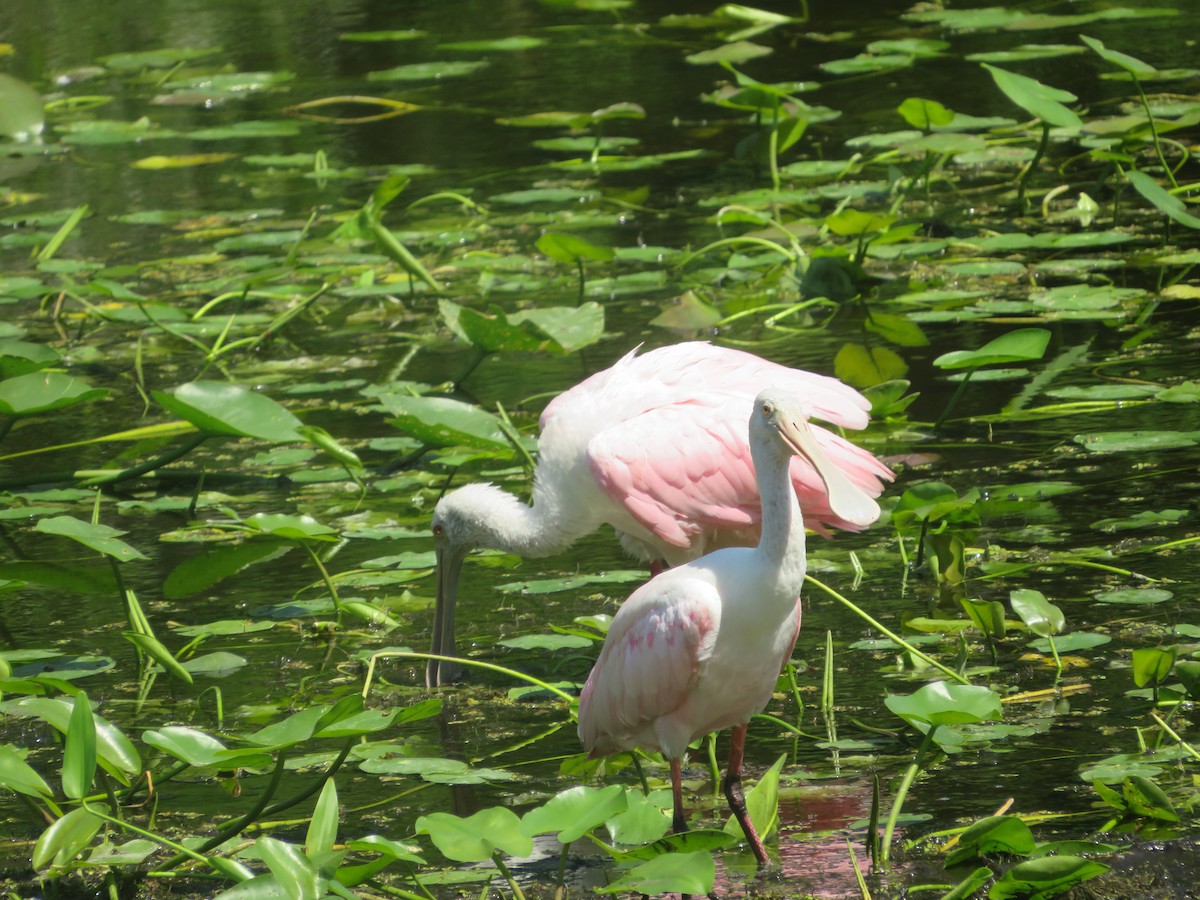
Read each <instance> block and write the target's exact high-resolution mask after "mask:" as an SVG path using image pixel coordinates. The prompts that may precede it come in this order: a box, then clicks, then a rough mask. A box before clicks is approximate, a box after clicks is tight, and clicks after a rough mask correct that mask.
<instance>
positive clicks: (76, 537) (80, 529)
mask: <svg viewBox="0 0 1200 900" xmlns="http://www.w3.org/2000/svg"><path fill="white" fill-rule="evenodd" d="M34 530H36V531H40V532H43V533H44V534H57V535H60V536H62V537H69V538H71V540H73V541H77V542H79V543H80V544H83V545H84V546H85V547H90V548H91V549H93V550H95V551H96V552H97V553H103V554H104V555H105V556H110V557H112V558H113V559H115V560H117V561H118V562H128V561H129V560H131V559H146V555H145V554H144V553H142V552H141V551H140V550H136V549H134V548H133V547H131V546H129V545H128V544H127V543H125V542H124V541H122V540H120V538H119V537H118V536H119V535H122V534H125V533H126V532H124V531H118V530H117V529H116V528H110V527H109V526H107V525H100V524H95V523H92V522H85V521H83V520H82V519H77V518H75V517H74V516H54V517H52V518H48V519H39V520H38V523H37V525H36V526H35V527H34Z"/></svg>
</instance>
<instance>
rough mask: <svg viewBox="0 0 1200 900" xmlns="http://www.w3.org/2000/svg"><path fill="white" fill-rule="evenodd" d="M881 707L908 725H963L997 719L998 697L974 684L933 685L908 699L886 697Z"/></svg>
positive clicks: (998, 710) (903, 697) (998, 715)
mask: <svg viewBox="0 0 1200 900" xmlns="http://www.w3.org/2000/svg"><path fill="white" fill-rule="evenodd" d="M883 702H884V704H885V705H886V706H887V708H888V709H890V710H891V711H892V712H893V713H895V714H896V715H898V716H900V718H902V719H904V720H905V721H907V722H909V723H924V724H926V725H962V724H965V723H968V722H982V721H984V720H987V719H998V718H1000V715H1001V713H1000V696H999V695H998V694H997V693H996V692H995V691H993V690H991V689H990V688H986V687H982V686H980V685H973V684H949V683H947V682H945V681H935V682H932V683H930V684H927V685H925V686H924V687H923V688H920V689H919V690H917V691H916V692H914V693H912V694H908V695H901V694H889V695H888V696H887V697H885V698H884V701H883Z"/></svg>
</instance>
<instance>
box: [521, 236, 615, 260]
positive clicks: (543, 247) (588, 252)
mask: <svg viewBox="0 0 1200 900" xmlns="http://www.w3.org/2000/svg"><path fill="white" fill-rule="evenodd" d="M534 246H536V247H537V248H538V250H540V251H541V252H542V253H544V254H545V255H546V256H548V257H549V258H550V259H552V260H554V261H555V262H560V263H566V264H568V265H574V264H575V263H577V262H583V261H585V260H593V261H596V262H608V261H610V260H611V259H612V258H613V255H614V254H613V249H612V248H611V247H598V246H596V245H595V244H592V243H589V242H588V241H585V240H584V239H583V238H581V237H579V236H577V235H574V234H569V233H567V232H561V231H548V232H546V233H545V234H543V235H542V236H541V237H540V238H538V239H537V243H536V244H535V245H534Z"/></svg>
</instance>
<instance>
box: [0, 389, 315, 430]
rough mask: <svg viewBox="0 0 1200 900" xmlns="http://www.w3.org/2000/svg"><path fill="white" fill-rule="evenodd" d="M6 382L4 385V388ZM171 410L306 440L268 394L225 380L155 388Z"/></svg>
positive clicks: (199, 422) (214, 424)
mask: <svg viewBox="0 0 1200 900" xmlns="http://www.w3.org/2000/svg"><path fill="white" fill-rule="evenodd" d="M2 387H3V385H0V388H2ZM153 396H154V399H155V400H156V401H158V403H159V405H161V406H162V407H163V408H164V409H165V410H167V412H169V413H172V414H174V415H176V416H178V417H179V418H181V419H183V420H185V421H187V422H190V423H191V424H193V425H195V426H196V427H197V428H199V429H200V430H201V431H206V432H209V433H211V434H223V435H232V436H235V437H255V438H260V439H262V440H266V441H273V442H287V441H302V440H303V439H304V438H303V436H302V435H301V434H300V432H299V431H298V430H297V429H298V428H299V427H300V420H299V419H297V418H296V417H295V416H294V415H292V414H291V413H290V412H288V411H287V409H285V408H284V407H282V406H280V405H279V404H278V403H276V402H275V401H274V400H272V399H271V398H270V397H267V396H266V395H265V394H259V393H256V392H254V391H251V390H248V389H247V388H244V387H242V386H241V385H237V384H228V383H226V382H221V381H193V382H190V383H188V384H183V385H180V386H179V387H177V388H175V389H174V390H172V391H170V392H169V393H168V392H165V391H154V392H153Z"/></svg>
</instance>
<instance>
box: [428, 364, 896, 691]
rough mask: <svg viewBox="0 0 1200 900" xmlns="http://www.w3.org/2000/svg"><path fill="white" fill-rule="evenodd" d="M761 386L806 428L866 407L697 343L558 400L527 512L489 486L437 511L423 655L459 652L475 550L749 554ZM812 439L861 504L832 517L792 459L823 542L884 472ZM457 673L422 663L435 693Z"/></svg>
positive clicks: (852, 523)
mask: <svg viewBox="0 0 1200 900" xmlns="http://www.w3.org/2000/svg"><path fill="white" fill-rule="evenodd" d="M764 386H768V387H771V388H774V389H777V390H778V391H780V392H781V393H783V394H787V395H790V396H794V397H796V398H799V400H800V402H801V403H802V404H803V408H804V412H805V415H806V417H807V416H811V417H816V418H819V419H822V420H824V421H826V422H830V423H832V424H834V425H838V426H842V427H845V428H862V427H864V426H865V425H866V424H867V418H868V417H867V410H868V408H869V406H870V404H869V403H868V402H867V400H866V399H865V398H864V397H863V396H862V395H861V394H859V393H858V391H856V390H854V389H853V388H851V387H849V386H847V385H845V384H843V383H842V382H840V381H838V380H837V379H835V378H830V377H827V376H824V375H817V374H814V373H812V372H805V371H803V370H800V369H791V368H788V367H787V366H782V365H779V364H778V363H773V362H768V361H767V360H764V359H760V358H759V357H757V356H754V355H753V354H750V353H745V352H743V351H741V350H731V349H728V348H725V347H715V346H713V345H711V344H708V343H703V342H689V343H683V344H675V345H672V346H668V347H661V348H659V349H656V350H650V351H647V352H645V353H638V352H637V351H636V350H634V351H631V352H630V353H628V354H626V355H625V356H623V357H622V358H621V359H620V360H618V361H617V362H616V363H615V364H613V365H612V366H611V367H610V368H608V369H606V370H604V371H602V372H598V373H597V374H595V375H592V376H591V377H589V378H587V379H585V380H584V381H582V382H580V383H579V384H578V385H576V386H575V387H573V388H571V389H570V390H567V391H565V392H564V393H562V394H561V395H560V396H558V397H557V398H555V399H554V400H553V401H552V402H551V403H550V404H549V405H548V406H547V407H546V409H545V411H544V412H543V413H542V417H541V435H540V437H539V439H538V465H537V470H536V472H535V473H534V483H533V496H532V502H531V504H530V505H526V504H524V503H521V502H520V501H519V500H517V499H516V498H515V497H513V496H512V495H511V494H508V493H506V492H504V491H502V490H500V489H498V488H496V487H494V486H493V485H487V484H470V485H467V486H466V487H463V488H459V489H458V490H457V491H453V492H451V493H450V494H447V495H446V496H445V497H443V498H442V500H441V501H440V502H439V503H438V506H437V509H436V510H434V515H433V532H434V539H435V546H436V547H437V550H438V558H439V563H438V579H439V580H438V603H437V608H436V614H435V615H436V621H435V624H434V639H433V649H432V652H433V653H434V654H438V655H442V656H447V657H451V656H454V655H455V653H456V649H455V640H454V602H455V601H454V593H455V591H456V590H457V582H458V572H459V568H460V567H461V564H462V560H463V559H464V558H465V556H466V553H467V552H468V551H469V550H471V549H473V548H476V547H487V548H492V549H497V550H504V551H507V552H510V553H516V554H520V555H521V556H531V557H536V556H546V555H548V554H551V553H556V552H560V551H562V550H565V549H566V548H567V547H569V546H570V545H571V544H572V543H574V542H575V541H576V540H578V539H579V538H581V537H583V536H584V535H585V534H590V533H591V532H592V531H595V530H596V529H597V528H599V527H601V526H602V525H605V524H607V525H611V526H612V527H613V528H615V529H616V531H617V533H618V535H619V537H620V540H621V544H622V545H623V546H624V547H625V548H626V550H628V551H629V552H630V553H632V554H633V555H634V556H636V557H638V558H639V559H642V560H644V561H646V562H648V563H650V564H651V566H652V567H653V568H658V567H659V566H660V565H661V564H662V563H666V564H667V565H672V566H674V565H679V564H680V563H684V562H687V561H688V560H692V559H695V558H696V557H698V556H700V555H702V554H703V553H706V552H708V551H710V550H713V549H715V548H718V547H729V546H747V545H750V544H753V543H754V542H755V541H757V540H758V536H759V522H760V519H761V515H762V511H761V504H760V501H759V494H758V489H757V487H756V485H755V477H754V464H753V461H752V459H751V453H750V446H749V442H748V440H747V434H746V422H747V421H748V419H749V416H750V412H751V409H752V407H753V404H754V397H755V394H756V393H757V392H758V391H759V390H760V389H761V388H763V387H764ZM811 431H812V433H813V435H814V437H815V439H816V441H817V443H818V444H819V445H820V448H821V450H822V451H823V452H824V454H825V455H826V456H828V457H829V459H830V460H831V462H832V464H833V465H834V466H835V467H836V468H837V469H838V470H839V471H840V472H841V474H842V475H843V476H844V477H845V478H846V479H847V480H848V481H849V482H850V483H851V484H852V485H854V486H855V487H856V488H857V489H858V491H857V495H856V497H855V500H854V502H853V503H852V504H848V505H847V506H846V507H845V508H843V509H841V510H839V511H835V510H834V508H833V507H832V505H831V504H830V501H829V493H828V490H827V488H826V486H825V484H824V483H823V481H822V479H821V477H820V476H819V475H818V474H817V472H816V470H815V469H814V468H813V465H812V463H811V462H809V461H808V460H807V459H804V458H801V457H796V458H795V459H794V460H793V461H792V462H791V469H790V474H791V483H792V487H793V489H794V490H795V493H796V497H797V499H798V501H799V503H800V506H801V508H802V509H803V510H804V515H805V518H806V521H807V523H808V525H809V527H811V528H813V529H814V530H816V531H819V532H821V533H823V534H828V531H829V529H831V528H841V529H848V530H859V529H861V528H864V527H866V526H867V525H869V524H870V523H871V522H873V521H875V519H876V518H878V516H879V506H878V504H877V503H876V502H875V501H874V499H873V498H874V497H877V496H878V495H879V494H880V492H881V491H882V490H883V486H884V484H886V483H887V482H889V481H891V479H892V473H891V471H890V470H889V469H888V468H887V467H886V466H885V465H883V463H881V462H880V461H879V460H878V459H876V458H875V457H874V456H873V455H871V454H870V453H868V452H867V451H866V450H863V449H861V448H859V447H856V446H855V445H854V444H852V443H850V442H849V441H847V440H845V439H844V438H842V437H841V436H840V435H837V434H834V433H832V432H830V431H827V430H826V429H824V428H821V427H820V426H817V425H813V426H812V427H811ZM455 674H456V667H455V666H454V665H453V664H452V663H444V662H438V661H431V663H430V666H429V670H428V672H427V680H428V681H429V683H430V684H431V685H432V684H440V683H442V682H443V681H445V680H447V679H449V678H452V677H453V676H454V675H455Z"/></svg>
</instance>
